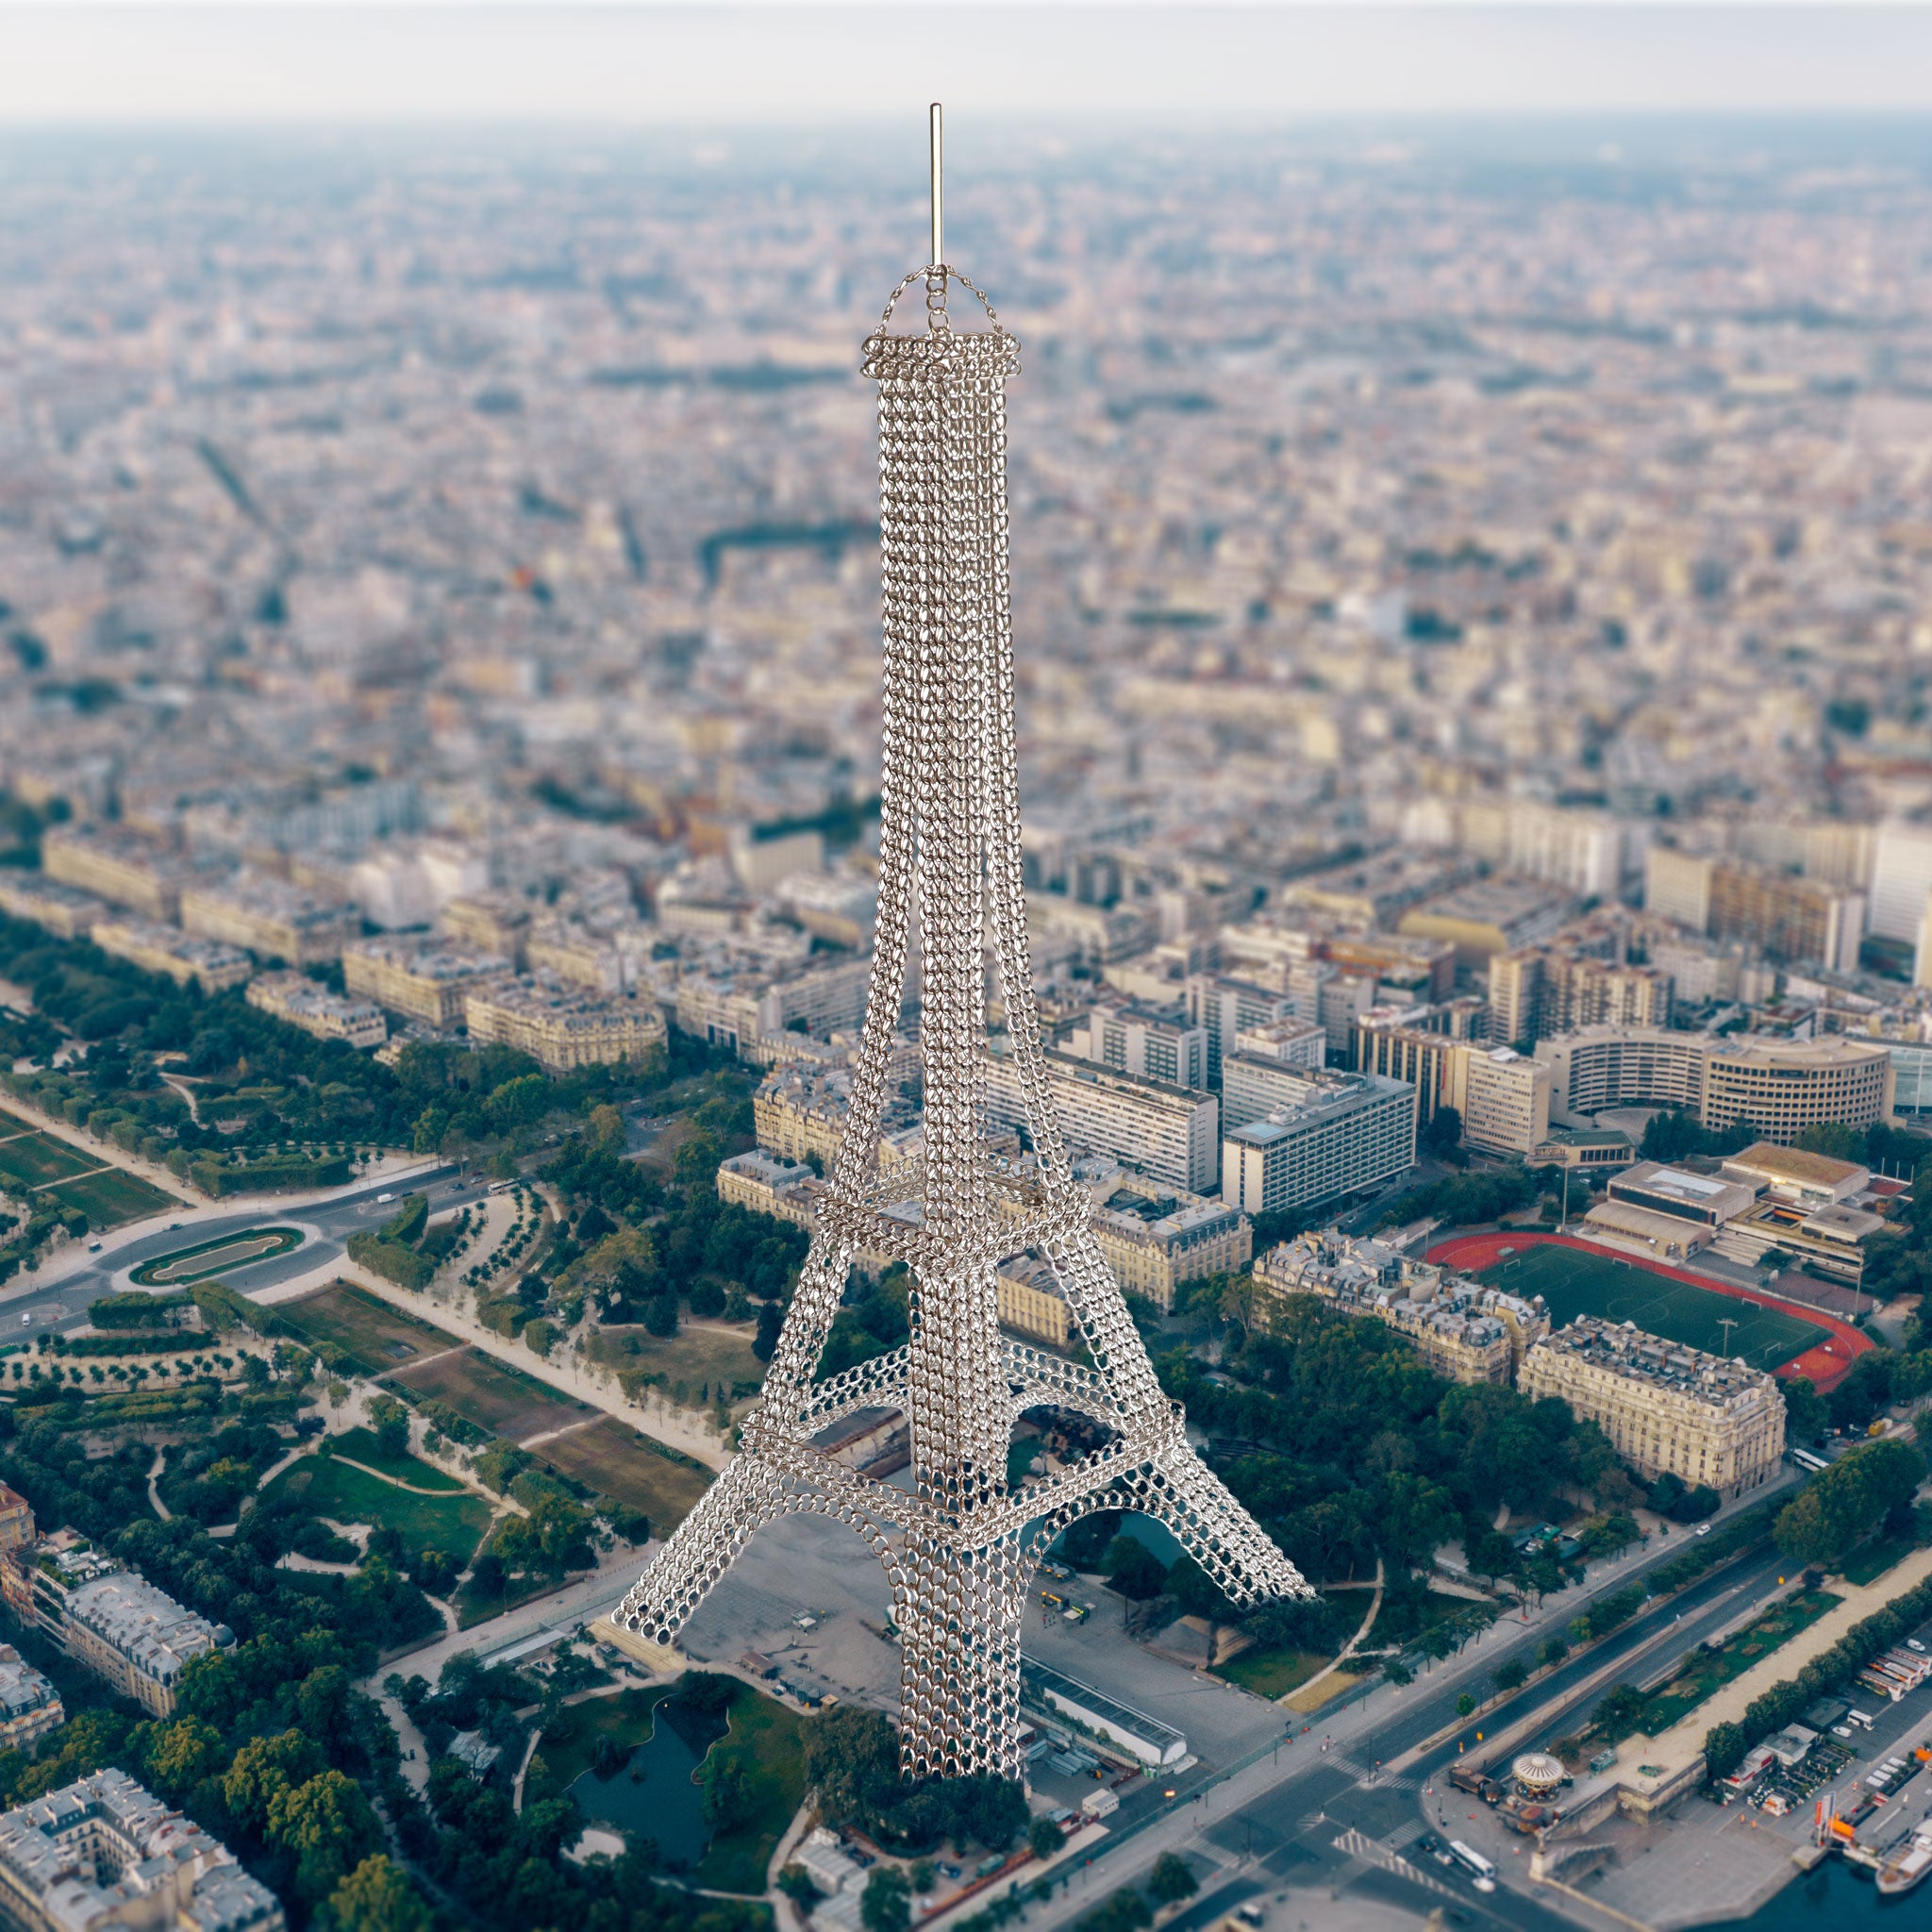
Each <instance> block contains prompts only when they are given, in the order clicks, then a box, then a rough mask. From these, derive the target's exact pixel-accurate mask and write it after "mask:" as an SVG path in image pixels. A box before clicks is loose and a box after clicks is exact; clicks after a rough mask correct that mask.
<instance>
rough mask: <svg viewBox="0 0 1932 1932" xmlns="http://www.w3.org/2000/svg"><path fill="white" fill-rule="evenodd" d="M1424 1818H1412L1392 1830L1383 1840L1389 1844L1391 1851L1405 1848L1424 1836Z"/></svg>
mask: <svg viewBox="0 0 1932 1932" xmlns="http://www.w3.org/2000/svg"><path fill="white" fill-rule="evenodd" d="M1422 1835H1423V1822H1422V1820H1421V1819H1420V1818H1411V1819H1410V1820H1409V1821H1408V1823H1407V1824H1398V1825H1397V1826H1396V1827H1395V1829H1394V1830H1393V1831H1391V1832H1390V1833H1389V1835H1388V1836H1387V1837H1386V1838H1384V1839H1383V1840H1382V1842H1383V1843H1384V1844H1385V1845H1387V1846H1388V1847H1389V1849H1390V1850H1391V1852H1399V1851H1403V1850H1405V1849H1406V1848H1407V1847H1408V1846H1409V1845H1412V1844H1414V1842H1415V1841H1416V1840H1417V1839H1419V1838H1420V1837H1422Z"/></svg>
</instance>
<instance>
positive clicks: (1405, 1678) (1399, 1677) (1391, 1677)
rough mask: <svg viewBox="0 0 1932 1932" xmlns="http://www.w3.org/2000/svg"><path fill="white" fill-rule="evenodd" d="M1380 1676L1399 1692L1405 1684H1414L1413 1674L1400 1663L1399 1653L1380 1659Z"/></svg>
mask: <svg viewBox="0 0 1932 1932" xmlns="http://www.w3.org/2000/svg"><path fill="white" fill-rule="evenodd" d="M1382 1675H1383V1676H1384V1677H1385V1678H1386V1679H1387V1680H1388V1682H1390V1683H1391V1684H1393V1685H1394V1686H1395V1688H1396V1689H1397V1690H1398V1691H1400V1690H1401V1689H1402V1688H1403V1686H1404V1685H1405V1684H1413V1683H1414V1682H1415V1673H1414V1672H1413V1671H1412V1670H1410V1669H1409V1667H1408V1666H1407V1664H1406V1663H1404V1662H1403V1661H1402V1654H1401V1652H1400V1651H1397V1652H1394V1653H1392V1654H1391V1656H1389V1657H1384V1658H1383V1659H1382Z"/></svg>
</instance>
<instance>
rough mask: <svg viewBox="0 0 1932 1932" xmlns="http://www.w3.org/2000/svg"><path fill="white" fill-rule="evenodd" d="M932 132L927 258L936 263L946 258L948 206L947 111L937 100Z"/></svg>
mask: <svg viewBox="0 0 1932 1932" xmlns="http://www.w3.org/2000/svg"><path fill="white" fill-rule="evenodd" d="M929 115H930V123H931V134H932V253H931V255H929V256H928V257H927V258H926V259H927V260H928V261H931V262H932V263H934V264H935V265H937V264H939V263H941V262H942V261H944V260H945V258H946V208H945V190H944V185H943V176H944V175H945V170H946V133H945V111H944V109H943V108H941V106H940V104H939V103H938V102H937V101H935V102H934V103H933V104H932V107H931V108H930V109H929Z"/></svg>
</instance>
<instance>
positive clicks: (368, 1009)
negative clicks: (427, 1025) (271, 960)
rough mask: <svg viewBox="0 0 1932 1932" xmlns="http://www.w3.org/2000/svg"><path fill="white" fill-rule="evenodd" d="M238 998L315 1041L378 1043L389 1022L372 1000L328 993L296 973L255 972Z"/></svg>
mask: <svg viewBox="0 0 1932 1932" xmlns="http://www.w3.org/2000/svg"><path fill="white" fill-rule="evenodd" d="M242 997H243V998H244V999H246V1000H247V1002H248V1004H249V1005H250V1006H251V1007H254V1008H258V1010H259V1011H261V1012H264V1013H272V1014H273V1015H274V1016H275V1018H276V1019H277V1020H280V1021H282V1022H284V1023H285V1024H288V1025H290V1026H299V1027H301V1029H302V1030H303V1032H305V1033H312V1034H314V1036H315V1037H316V1039H318V1040H341V1041H346V1042H347V1044H349V1045H350V1046H353V1047H356V1048H358V1049H361V1048H367V1047H377V1046H380V1045H381V1044H382V1043H383V1041H386V1040H387V1039H388V1038H389V1022H388V1021H387V1020H386V1019H384V1018H383V1013H382V1008H380V1007H378V1006H377V1005H376V1004H375V1001H374V1000H353V999H349V998H347V997H346V996H344V995H343V994H341V993H333V992H330V991H329V990H328V988H327V987H325V986H318V985H317V984H316V982H315V981H314V980H312V979H310V978H308V977H307V976H306V975H305V974H300V973H258V974H256V975H255V977H254V978H253V979H251V980H250V981H249V982H248V991H247V992H246V993H244V994H243V995H242Z"/></svg>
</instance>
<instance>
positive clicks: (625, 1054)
mask: <svg viewBox="0 0 1932 1932" xmlns="http://www.w3.org/2000/svg"><path fill="white" fill-rule="evenodd" d="M463 1024H465V1026H467V1027H468V1029H469V1033H470V1038H471V1039H472V1040H475V1041H482V1042H484V1043H485V1044H490V1043H496V1044H500V1045H503V1046H513V1047H515V1048H516V1049H517V1050H518V1051H519V1052H520V1053H526V1054H528V1055H529V1056H530V1058H532V1059H534V1060H535V1061H536V1062H537V1063H538V1065H539V1066H541V1068H542V1069H543V1070H544V1072H545V1073H549V1074H567V1073H570V1072H571V1071H572V1070H573V1069H575V1068H577V1067H599V1066H614V1065H616V1064H617V1063H618V1062H619V1061H620V1060H628V1061H629V1062H630V1063H631V1064H632V1065H633V1066H639V1067H641V1066H646V1065H650V1064H653V1063H655V1062H657V1061H658V1060H661V1059H662V1058H663V1057H664V1051H665V1045H666V1042H667V1041H668V1039H669V1029H668V1028H667V1027H666V1025H665V1024H664V1016H663V1014H662V1013H660V1012H659V1011H658V1008H657V1007H656V1006H655V1005H654V1004H653V1003H652V1002H651V1001H649V1000H634V999H622V998H619V999H608V998H606V997H605V996H604V995H603V994H601V993H596V992H591V991H587V990H586V989H585V988H583V987H581V986H573V985H569V984H566V983H565V982H564V981H562V980H559V979H555V978H552V977H550V976H549V975H547V974H521V975H519V976H517V977H515V978H508V979H497V980H492V981H491V982H489V983H488V984H485V985H481V986H475V987H473V988H472V989H471V990H470V991H469V992H468V993H467V994H466V995H465V996H464V999H463Z"/></svg>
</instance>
